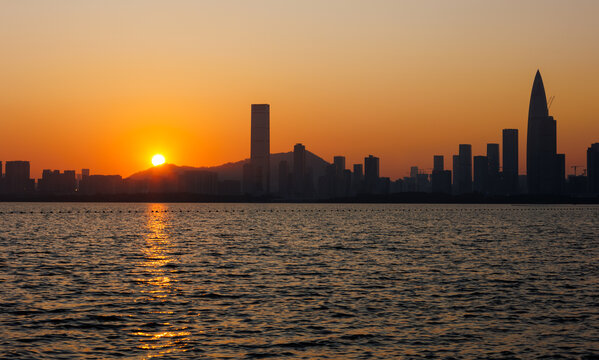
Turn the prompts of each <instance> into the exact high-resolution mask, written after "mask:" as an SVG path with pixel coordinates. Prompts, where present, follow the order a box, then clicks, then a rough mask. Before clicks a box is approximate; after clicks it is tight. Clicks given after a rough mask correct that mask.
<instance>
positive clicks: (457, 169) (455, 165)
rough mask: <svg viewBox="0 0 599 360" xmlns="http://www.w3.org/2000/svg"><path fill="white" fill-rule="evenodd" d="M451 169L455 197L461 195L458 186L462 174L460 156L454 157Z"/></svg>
mask: <svg viewBox="0 0 599 360" xmlns="http://www.w3.org/2000/svg"><path fill="white" fill-rule="evenodd" d="M451 168H452V170H453V181H452V192H453V194H454V195H455V194H458V193H459V189H458V185H459V183H460V179H459V178H458V174H459V172H460V155H453V157H452V162H451Z"/></svg>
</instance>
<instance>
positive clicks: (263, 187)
mask: <svg viewBox="0 0 599 360" xmlns="http://www.w3.org/2000/svg"><path fill="white" fill-rule="evenodd" d="M251 130H252V134H251V151H250V165H251V166H252V170H251V171H252V175H253V176H252V182H253V183H254V186H253V188H254V194H267V193H269V192H270V105H268V104H252V129H251Z"/></svg>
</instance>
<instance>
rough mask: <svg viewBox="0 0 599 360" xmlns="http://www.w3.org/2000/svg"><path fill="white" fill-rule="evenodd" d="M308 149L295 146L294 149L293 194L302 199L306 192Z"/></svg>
mask: <svg viewBox="0 0 599 360" xmlns="http://www.w3.org/2000/svg"><path fill="white" fill-rule="evenodd" d="M305 180H306V147H305V146H304V145H302V144H295V146H294V147H293V193H294V195H295V196H299V197H302V196H304V193H305V191H306V184H305Z"/></svg>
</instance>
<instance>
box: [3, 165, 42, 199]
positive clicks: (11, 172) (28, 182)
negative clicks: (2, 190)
mask: <svg viewBox="0 0 599 360" xmlns="http://www.w3.org/2000/svg"><path fill="white" fill-rule="evenodd" d="M29 168H30V166H29V161H7V162H6V173H5V174H6V175H5V180H6V187H7V188H6V189H7V190H8V192H10V193H17V194H20V193H24V192H28V191H33V189H34V183H35V180H33V179H30V178H29Z"/></svg>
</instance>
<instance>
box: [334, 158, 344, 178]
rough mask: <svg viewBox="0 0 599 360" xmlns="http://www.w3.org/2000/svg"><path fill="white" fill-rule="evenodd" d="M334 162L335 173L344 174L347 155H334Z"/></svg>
mask: <svg viewBox="0 0 599 360" xmlns="http://www.w3.org/2000/svg"><path fill="white" fill-rule="evenodd" d="M333 164H334V165H335V174H336V175H337V176H342V175H343V171H344V170H345V156H334V157H333Z"/></svg>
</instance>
